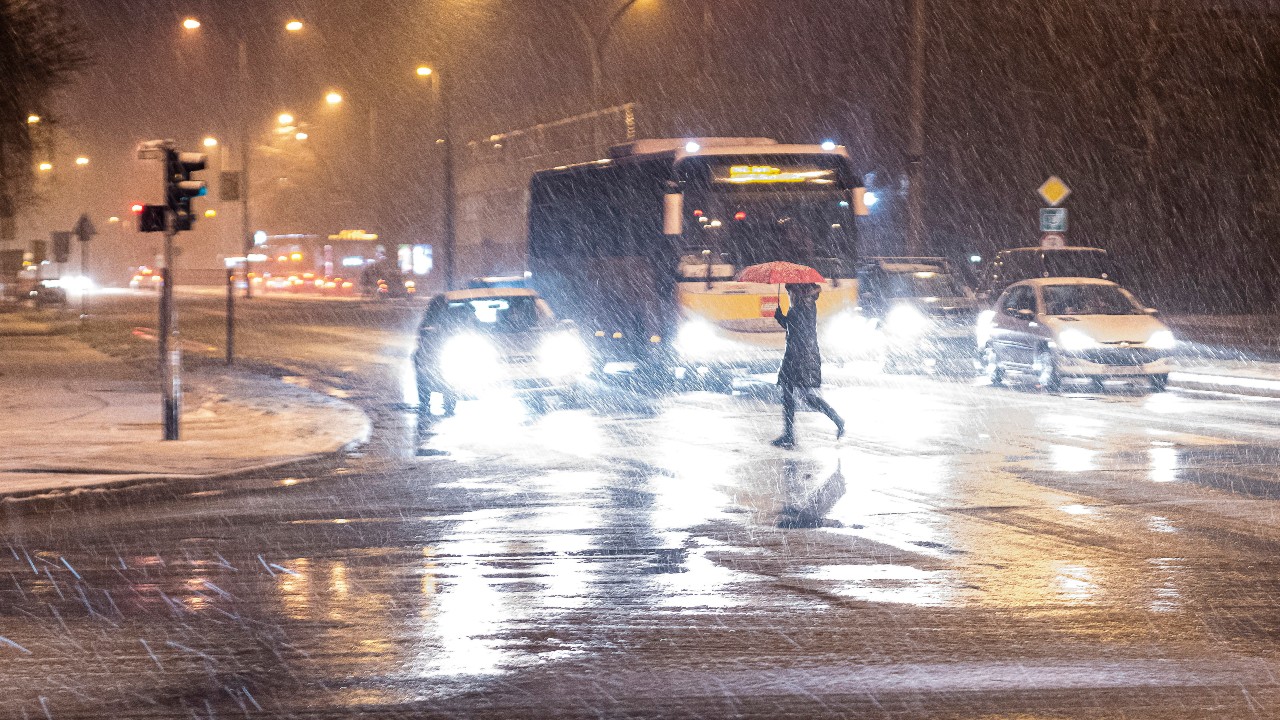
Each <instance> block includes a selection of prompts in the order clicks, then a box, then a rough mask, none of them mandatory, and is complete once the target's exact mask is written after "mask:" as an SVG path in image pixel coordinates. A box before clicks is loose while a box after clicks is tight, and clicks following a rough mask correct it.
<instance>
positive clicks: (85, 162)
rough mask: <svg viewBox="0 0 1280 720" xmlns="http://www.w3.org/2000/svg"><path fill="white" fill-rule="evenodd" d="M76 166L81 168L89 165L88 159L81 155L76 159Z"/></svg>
mask: <svg viewBox="0 0 1280 720" xmlns="http://www.w3.org/2000/svg"><path fill="white" fill-rule="evenodd" d="M76 164H77V165H79V166H81V167H84V166H85V165H88V164H89V158H87V157H85V156H83V155H81V156H80V157H78V158H76Z"/></svg>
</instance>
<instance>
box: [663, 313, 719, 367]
mask: <svg viewBox="0 0 1280 720" xmlns="http://www.w3.org/2000/svg"><path fill="white" fill-rule="evenodd" d="M674 345H675V348H676V350H677V351H678V352H679V353H680V354H681V355H682V356H684V357H686V358H689V359H707V358H711V357H713V356H715V355H717V354H719V353H720V352H722V351H723V350H725V345H726V341H725V339H724V338H723V337H721V336H720V333H719V332H717V331H716V328H715V326H714V325H712V324H711V323H709V322H707V321H706V320H690V321H688V322H686V323H685V324H684V325H682V326H680V332H678V333H677V334H676V339H675V343H674Z"/></svg>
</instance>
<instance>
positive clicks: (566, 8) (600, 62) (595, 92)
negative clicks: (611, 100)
mask: <svg viewBox="0 0 1280 720" xmlns="http://www.w3.org/2000/svg"><path fill="white" fill-rule="evenodd" d="M639 1H640V0H622V2H621V4H620V5H618V7H616V8H614V10H613V12H612V13H610V14H609V18H608V20H606V21H605V23H604V25H603V26H601V28H600V30H599V31H598V32H597V31H595V30H593V29H592V27H591V23H590V22H588V21H587V19H586V17H585V16H583V14H582V12H581V11H579V10H578V8H577V7H575V6H574V4H573V3H572V2H571V1H569V0H556V7H558V8H560V10H561V11H562V12H563V13H564V14H565V15H568V16H569V19H570V20H572V21H573V25H574V27H576V28H577V30H578V33H579V34H580V35H581V36H582V41H583V44H584V45H585V46H586V50H587V59H588V61H589V62H590V63H591V105H592V107H591V109H592V110H599V109H600V103H601V102H602V101H603V94H604V49H605V45H606V44H607V43H608V42H609V36H610V35H611V34H612V33H613V29H614V28H615V27H616V26H617V24H618V21H619V20H621V19H622V16H623V15H624V14H626V12H627V10H630V9H631V6H632V5H635V4H636V3H637V2H639Z"/></svg>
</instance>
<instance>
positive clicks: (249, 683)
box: [0, 372, 1280, 717]
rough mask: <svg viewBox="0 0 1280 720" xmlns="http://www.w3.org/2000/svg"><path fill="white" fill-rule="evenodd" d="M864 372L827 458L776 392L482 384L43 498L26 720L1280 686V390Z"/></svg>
mask: <svg viewBox="0 0 1280 720" xmlns="http://www.w3.org/2000/svg"><path fill="white" fill-rule="evenodd" d="M837 377H838V380H839V381H838V383H837V384H835V385H834V386H833V387H831V388H828V390H827V396H828V398H829V399H830V400H831V402H832V403H833V404H835V405H836V407H837V408H838V409H840V410H841V411H842V412H843V413H844V414H845V416H846V418H847V419H848V420H849V431H848V436H847V437H846V438H845V440H844V441H842V442H839V443H837V442H836V441H835V440H834V438H833V434H832V432H831V428H830V425H829V424H827V422H826V420H825V418H823V417H821V416H820V415H816V414H813V413H805V414H803V415H802V416H801V419H800V431H799V436H800V442H801V444H800V447H799V448H798V449H797V450H794V451H785V450H780V449H776V448H772V447H770V446H769V445H768V440H769V439H770V438H772V437H773V436H774V435H776V434H777V431H778V429H779V425H780V421H779V417H778V408H777V405H776V404H775V403H774V402H773V401H772V400H771V399H770V398H769V394H768V393H769V389H768V388H767V387H761V386H751V385H747V386H744V387H743V388H741V391H740V393H739V394H737V395H735V396H733V397H728V396H723V395H713V394H710V393H704V392H693V393H685V394H680V395H675V396H669V397H664V398H661V399H657V400H646V399H643V398H634V397H632V398H624V399H623V400H624V402H622V403H620V404H619V405H618V406H616V407H613V408H611V407H607V406H605V405H603V404H599V403H598V404H597V406H596V407H594V408H585V409H563V408H553V409H552V410H551V411H549V412H547V413H536V412H531V411H529V410H528V409H527V408H525V407H524V405H523V404H521V403H519V402H518V401H516V400H514V399H486V400H484V401H474V402H464V403H462V404H461V405H460V407H459V412H458V414H457V416H456V417H452V418H438V419H434V420H431V421H430V422H427V423H425V424H424V427H423V429H422V434H421V436H420V437H419V436H417V435H416V434H415V433H416V419H415V418H413V417H412V416H411V415H409V414H405V413H402V415H403V417H400V416H395V417H399V419H398V420H396V421H395V422H399V423H401V425H394V423H392V425H393V426H392V427H391V428H390V429H389V430H388V431H387V432H388V434H389V435H392V436H395V437H406V438H412V441H411V444H412V445H413V446H412V447H408V448H404V447H390V446H389V447H388V449H387V451H386V452H384V453H381V454H379V453H375V452H372V451H371V452H370V455H369V457H367V458H362V459H359V460H357V461H356V462H355V465H354V468H355V469H354V471H351V472H349V473H332V474H329V475H327V476H324V477H318V478H311V477H306V478H301V480H303V481H302V482H295V483H285V482H283V480H284V479H282V478H278V477H272V478H264V479H261V480H260V481H246V482H245V483H244V484H242V485H241V486H237V487H231V488H228V492H227V493H225V494H223V495H220V496H206V497H198V498H189V499H186V500H184V501H180V502H175V503H168V504H157V505H155V506H152V507H148V508H146V510H145V514H136V515H135V514H133V513H130V512H127V511H126V512H120V513H118V514H116V515H114V516H113V515H111V514H110V513H103V514H101V515H100V516H95V517H92V518H89V521H88V522H87V524H86V525H85V526H84V527H83V528H81V529H80V530H79V532H78V533H76V534H73V535H70V536H68V535H65V534H63V533H60V532H58V530H57V526H56V524H55V523H54V522H53V521H52V520H50V521H48V525H47V527H46V524H45V521H41V522H34V523H27V524H20V525H15V526H14V527H13V529H12V531H11V536H10V537H11V539H10V542H9V547H10V550H11V552H10V553H7V554H4V555H0V571H2V572H4V573H6V574H7V575H8V576H9V577H10V578H11V582H10V583H9V584H8V585H4V586H0V603H3V606H4V607H5V608H6V610H5V612H4V614H3V616H0V617H2V618H3V619H4V620H5V621H7V622H8V625H7V626H6V627H5V629H3V630H0V636H3V637H4V638H7V639H9V640H10V641H12V642H14V643H17V644H19V645H20V646H21V647H23V648H26V649H28V650H29V651H30V654H29V655H28V654H23V653H21V652H18V651H11V652H12V655H6V656H4V658H3V659H4V660H5V661H6V662H7V665H8V667H7V669H6V670H5V671H4V672H5V673H7V674H6V679H10V680H15V682H14V684H13V685H12V686H13V687H20V688H27V690H23V691H19V692H16V693H14V694H13V695H12V696H11V697H10V698H7V699H0V711H4V712H2V713H0V714H4V713H9V714H12V715H16V716H20V715H21V712H26V713H27V714H28V715H29V716H35V712H37V711H39V709H40V707H41V706H40V703H39V701H38V698H39V697H41V696H44V697H46V698H52V703H53V706H54V707H55V708H57V709H59V710H61V711H63V712H59V713H54V714H53V716H55V717H59V716H61V717H73V716H76V714H77V712H79V713H81V715H82V716H85V717H89V716H92V715H91V711H92V710H93V709H97V708H96V706H93V705H91V704H90V703H88V702H86V701H84V700H83V699H82V698H81V697H80V696H81V695H83V696H85V697H94V698H102V702H104V703H105V704H106V707H135V706H136V707H144V706H146V703H145V702H142V700H141V698H147V699H150V700H155V701H158V702H160V703H161V705H160V706H159V707H162V708H164V707H169V708H173V707H181V706H182V703H183V702H185V699H186V698H188V697H190V696H195V697H206V696H207V697H215V698H216V699H214V700H212V701H211V703H212V704H211V706H210V707H212V708H214V709H215V710H222V711H224V712H225V711H227V710H232V711H234V710H237V709H238V708H239V707H240V706H241V705H243V706H244V707H247V708H250V709H252V708H253V707H254V706H255V705H256V706H260V707H262V708H264V709H265V711H266V712H267V713H268V714H284V712H285V711H286V710H287V711H294V712H306V711H307V710H315V709H318V708H322V707H336V708H340V709H346V710H349V711H351V712H352V714H355V713H357V712H364V711H366V710H369V711H370V712H374V711H376V710H377V709H383V710H385V709H386V706H388V705H398V704H404V703H415V702H416V703H423V705H421V706H419V707H420V709H423V710H424V713H423V714H430V713H427V712H426V711H427V710H431V711H436V712H437V713H438V714H441V715H447V714H451V713H452V711H458V712H461V713H463V714H466V713H467V712H469V711H476V712H488V713H490V714H492V715H493V716H545V715H546V713H544V712H542V711H545V710H546V709H547V708H566V707H575V708H582V709H583V714H590V713H591V712H594V713H596V714H604V715H609V714H614V715H621V714H625V712H624V711H626V710H628V709H631V710H635V709H636V708H640V709H645V710H651V711H652V713H653V714H655V715H673V714H675V715H678V714H699V713H700V714H704V715H708V716H712V715H714V716H723V715H729V714H735V713H737V712H745V711H744V707H745V706H744V705H743V704H744V703H745V704H751V703H753V702H757V701H760V699H761V698H786V701H785V702H783V704H782V705H780V706H769V705H760V706H755V705H753V706H752V707H754V708H755V709H756V710H758V711H760V713H761V714H769V715H772V716H786V715H792V716H796V717H800V716H805V717H812V716H818V715H827V716H841V715H846V716H847V715H856V714H857V713H856V708H860V707H863V705H861V704H860V703H867V705H866V707H871V706H873V705H881V706H882V707H883V708H897V709H899V710H902V711H903V712H905V713H906V715H905V716H920V715H923V714H927V712H926V711H927V710H930V709H934V708H936V707H943V706H946V704H947V703H948V702H952V701H955V698H956V697H958V696H959V695H961V694H964V693H975V692H976V693H981V696H980V697H978V696H966V697H967V698H968V699H966V700H965V701H964V703H970V705H966V706H967V707H973V708H981V709H983V710H984V711H987V712H988V713H995V712H1002V711H1006V710H1007V711H1009V712H1014V711H1019V712H1021V711H1024V710H1025V712H1024V713H1023V714H1022V715H1021V716H1024V717H1034V716H1036V715H1035V714H1033V713H1035V712H1037V710H1036V708H1037V707H1038V705H1037V703H1040V702H1043V703H1044V708H1045V709H1046V713H1045V715H1046V716H1058V717H1060V716H1063V714H1064V713H1065V714H1066V715H1067V716H1079V715H1081V713H1075V712H1073V711H1074V710H1080V709H1081V707H1083V706H1085V705H1088V707H1096V703H1095V700H1097V698H1096V697H1095V695H1094V693H1099V692H1104V691H1106V690H1107V689H1108V688H1111V689H1117V688H1118V689H1119V690H1118V692H1120V693H1121V694H1122V696H1121V697H1119V698H1118V699H1117V698H1116V697H1112V696H1108V697H1111V699H1112V700H1113V701H1115V702H1120V703H1122V704H1123V703H1124V702H1130V701H1131V702H1133V703H1136V704H1137V706H1139V707H1147V708H1150V707H1152V705H1151V703H1153V702H1156V700H1155V699H1154V698H1160V697H1165V695H1166V694H1167V693H1168V692H1170V690H1169V689H1170V688H1189V689H1190V690H1189V691H1188V693H1189V694H1184V695H1180V696H1177V697H1176V698H1173V699H1170V700H1169V701H1168V702H1169V707H1170V708H1174V707H1175V706H1176V707H1180V708H1181V709H1182V710H1184V711H1185V710H1187V707H1188V703H1191V706H1192V707H1193V708H1199V707H1201V705H1200V704H1199V703H1204V704H1205V706H1206V707H1207V705H1208V704H1210V700H1212V702H1213V703H1217V704H1218V706H1220V707H1226V708H1229V709H1236V710H1238V709H1239V708H1240V707H1241V705H1240V704H1239V703H1240V702H1243V701H1241V700H1240V697H1241V696H1240V695H1239V693H1238V686H1239V685H1240V684H1247V685H1249V686H1250V692H1251V693H1252V697H1255V698H1256V697H1262V696H1269V695H1268V694H1269V693H1270V694H1274V688H1273V686H1274V684H1275V681H1274V671H1275V670H1276V669H1277V668H1276V667H1275V665H1274V663H1273V651H1272V650H1271V637H1272V632H1273V631H1275V630H1280V628H1277V627H1276V625H1275V621H1274V617H1276V616H1280V614H1277V613H1276V612H1275V610H1276V608H1275V597H1276V596H1277V591H1278V590H1280V587H1277V581H1276V580H1275V577H1274V574H1273V573H1271V572H1270V569H1273V568H1274V562H1275V561H1274V551H1275V550H1276V548H1277V544H1278V543H1280V530H1277V529H1276V524H1275V523H1274V517H1273V516H1274V514H1275V513H1274V507H1273V504H1274V502H1275V500H1273V499H1268V497H1269V496H1267V495H1266V494H1265V493H1266V492H1267V491H1268V490H1267V487H1268V486H1267V484H1266V483H1268V482H1270V480H1272V479H1274V478H1273V475H1274V473H1273V471H1272V470H1271V468H1273V467H1274V465H1273V463H1274V460H1275V459H1276V458H1277V455H1280V450H1277V447H1276V444H1275V443H1274V440H1275V437H1276V436H1275V432H1276V430H1275V426H1274V423H1273V417H1274V413H1275V410H1276V404H1275V403H1274V402H1265V401H1257V400H1249V401H1240V400H1236V399H1224V398H1220V397H1207V396H1202V395H1197V394H1193V393H1178V392H1172V393H1167V394H1164V395H1149V394H1143V393H1134V392H1129V391H1127V390H1123V389H1122V390H1117V391H1115V392H1106V393H1102V394H1092V395H1091V394H1085V393H1066V394H1063V395H1061V396H1053V395H1046V394H1042V393H1037V392H1034V391H1030V390H1026V389H1020V388H1010V389H997V388H988V387H984V386H981V385H976V384H968V383H963V382H947V381H938V380H934V379H922V378H888V379H886V378H882V377H880V376H878V375H866V374H858V373H856V372H854V373H850V374H848V375H845V376H842V377H841V376H837ZM401 399H402V398H399V397H398V398H397V401H399V400H401ZM405 426H407V428H408V429H406V427H405ZM388 442H390V441H388ZM421 449H425V450H430V451H434V452H431V453H422V452H420V450H421ZM415 451H418V452H415ZM287 479H294V480H298V479H299V478H287ZM64 560H65V561H66V562H65V563H64V562H63V561H64ZM72 568H74V569H75V570H74V571H73V570H72ZM1224 597H1228V598H1229V602H1230V604H1231V609H1229V610H1223V609H1222V607H1221V606H1222V604H1223V602H1224V601H1223V598H1224ZM51 611H56V617H55V616H54V615H53V614H52V613H51ZM35 618H38V619H35ZM77 646H79V648H80V650H76V647H77ZM89 648H92V650H89ZM3 652H9V651H7V650H6V649H5V648H4V647H0V653H3ZM893 668H896V669H897V671H896V673H895V672H893V671H892V669H893ZM95 673H96V674H95ZM101 677H110V678H112V679H111V680H110V682H109V683H107V687H105V688H104V687H101V686H100V685H97V684H95V683H99V682H100V680H98V679H95V678H101ZM129 678H132V680H131V679H129ZM193 687H194V688H197V689H196V690H192V689H191V688H193ZM1218 687H1222V688H1227V689H1223V690H1222V691H1221V692H1218V691H1217V690H1216V689H1215V688H1218ZM1149 688H1155V690H1151V691H1150V693H1148V694H1144V693H1147V689H1149ZM1230 688H1235V689H1236V690H1237V692H1236V693H1235V694H1234V695H1232V694H1231V692H1232V690H1230ZM1135 689H1136V690H1135ZM677 691H678V692H677ZM1042 691H1043V693H1044V695H1043V696H1041V695H1035V693H1039V692H1042ZM1075 691H1079V692H1082V693H1083V696H1077V695H1070V698H1068V699H1067V700H1061V698H1062V697H1063V695H1062V694H1063V693H1069V692H1075ZM193 693H194V695H193ZM827 694H831V697H830V698H828V697H827ZM1032 695H1034V697H1032ZM250 697H251V698H252V699H250ZM851 697H856V698H861V699H857V700H854V699H850V698H851ZM1080 697H1084V700H1080V699H1079V698H1080ZM868 698H870V699H868ZM904 698H905V699H904ZM975 698H976V699H975ZM1055 698H1058V699H1057V700H1055ZM1072 698H1074V699H1072ZM1098 702H1100V701H1098ZM237 703H238V704H237ZM681 703H691V704H689V705H682V704H681ZM699 703H702V704H699ZM913 703H914V705H913ZM964 703H962V704H964ZM1055 703H1058V704H1055ZM1072 703H1079V704H1072ZM1089 703H1095V704H1094V705H1089ZM1142 703H1147V705H1142ZM1233 703H1235V704H1233ZM1245 705H1246V706H1247V703H1245ZM195 706H198V707H201V708H203V705H201V704H199V703H197V704H195V705H193V707H195ZM912 707H915V709H917V710H919V711H920V712H918V713H915V714H914V715H913V714H912V713H911V712H910V710H911V708H912ZM371 708H372V709H373V710H370V709H371ZM769 708H772V711H768V709H769ZM851 708H852V709H851ZM1027 708H1031V709H1030V710H1027ZM864 709H865V708H864ZM681 710H683V711H684V712H681ZM694 710H697V711H698V712H697V713H695V712H694ZM201 712H204V711H203V710H201ZM1055 712H1056V713H1057V714H1056V715H1054V714H1053V713H1055ZM205 714H206V715H207V714H209V713H205ZM1184 714H1186V715H1189V716H1196V715H1195V713H1184ZM154 715H156V716H165V715H166V713H165V712H161V711H160V710H156V711H155V712H154ZM1149 716H1152V717H1166V716H1168V717H1173V716H1176V713H1173V711H1172V710H1171V711H1170V713H1165V712H1164V711H1163V710H1161V711H1157V712H1153V713H1150V714H1149ZM1223 716H1240V715H1239V714H1238V713H1237V714H1236V715H1232V714H1231V712H1227V713H1226V714H1225V715H1223Z"/></svg>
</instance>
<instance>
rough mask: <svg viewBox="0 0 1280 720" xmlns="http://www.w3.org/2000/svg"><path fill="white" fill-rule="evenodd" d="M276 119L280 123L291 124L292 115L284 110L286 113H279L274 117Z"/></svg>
mask: <svg viewBox="0 0 1280 720" xmlns="http://www.w3.org/2000/svg"><path fill="white" fill-rule="evenodd" d="M276 121H277V122H279V123H280V124H281V125H292V124H293V116H292V115H290V114H289V113H287V112H286V113H280V116H279V117H277V118H276Z"/></svg>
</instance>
